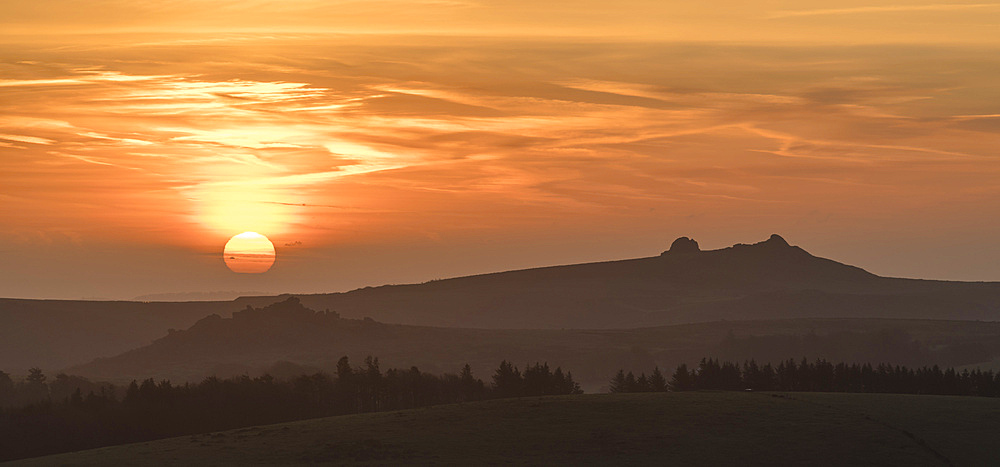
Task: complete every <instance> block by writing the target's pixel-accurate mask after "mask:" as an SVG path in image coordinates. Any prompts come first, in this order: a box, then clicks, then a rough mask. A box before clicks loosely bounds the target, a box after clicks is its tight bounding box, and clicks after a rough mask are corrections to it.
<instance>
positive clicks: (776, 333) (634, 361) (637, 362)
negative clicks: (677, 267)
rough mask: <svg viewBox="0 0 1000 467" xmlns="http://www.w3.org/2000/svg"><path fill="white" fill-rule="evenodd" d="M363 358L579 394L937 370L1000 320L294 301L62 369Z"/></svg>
mask: <svg viewBox="0 0 1000 467" xmlns="http://www.w3.org/2000/svg"><path fill="white" fill-rule="evenodd" d="M344 355H348V356H349V357H350V358H351V360H353V361H355V362H360V361H362V359H363V358H364V357H365V356H367V355H374V356H377V357H379V358H380V359H381V361H382V363H383V367H384V368H389V367H396V368H409V367H410V366H414V365H415V366H417V367H419V368H420V369H422V370H424V371H429V372H432V373H444V372H456V371H458V369H459V368H461V367H462V365H464V364H465V363H469V364H471V365H472V367H473V370H474V371H476V373H477V374H478V375H479V376H480V377H484V378H487V379H488V377H489V374H490V372H492V370H493V369H495V368H496V366H497V364H498V363H499V362H500V361H501V360H510V361H513V362H514V363H515V364H517V365H519V366H522V367H523V366H524V365H525V364H529V363H534V362H536V361H540V362H548V363H549V364H550V365H552V366H561V367H563V368H564V369H568V370H571V371H573V374H574V377H575V378H576V380H577V381H579V382H580V383H581V384H583V385H584V388H585V389H587V390H589V391H596V390H600V389H601V387H602V386H604V385H606V384H607V381H608V378H610V376H611V375H613V374H614V372H616V371H617V370H618V369H619V368H625V369H629V370H635V371H636V372H640V371H643V372H648V371H651V370H652V369H653V367H654V366H657V365H658V366H660V368H662V369H665V370H668V371H669V370H671V369H673V368H674V367H675V366H676V365H678V364H680V363H695V362H697V361H698V360H699V359H701V358H703V357H706V356H716V357H722V358H731V359H734V360H737V361H742V360H743V359H748V358H757V359H759V360H762V361H763V360H770V361H774V362H777V361H780V360H785V359H787V358H792V357H794V358H802V357H808V358H817V357H823V358H828V359H833V360H838V361H841V360H842V361H855V362H865V361H871V362H893V363H897V364H906V365H911V366H919V365H932V364H941V365H946V366H952V365H963V364H970V363H979V362H987V361H990V360H991V359H993V358H995V357H997V356H1000V323H997V322H978V323H977V322H967V321H965V322H963V321H928V320H882V319H799V320H770V321H730V322H712V323H699V324H688V325H674V326H662V327H654V328H642V329H631V330H491V329H457V328H434V327H424V326H408V325H395V324H385V323H379V322H376V321H373V320H370V319H367V320H354V319H345V318H342V317H340V316H338V315H336V314H335V313H328V312H316V311H313V310H310V309H307V308H305V307H304V306H303V305H302V303H301V302H300V301H299V300H298V299H296V298H294V297H293V298H289V299H286V300H285V301H283V302H279V303H275V304H272V305H268V306H267V307H264V308H259V309H258V308H247V309H245V310H243V311H240V312H236V313H233V316H232V317H231V318H223V317H220V316H218V315H212V316H209V317H207V318H205V319H202V320H200V321H198V322H197V323H196V324H195V325H193V326H192V327H190V328H189V329H186V330H180V331H176V332H172V333H170V334H169V335H167V336H165V337H163V338H161V339H158V340H156V341H155V342H154V343H152V344H150V345H148V346H144V347H141V348H138V349H135V350H132V351H129V352H126V353H124V354H121V355H118V356H115V357H111V358H102V359H98V360H95V361H93V362H90V363H87V364H84V365H78V366H75V367H72V368H69V369H68V370H67V371H68V372H69V373H71V374H77V375H81V376H86V377H89V378H92V379H97V380H110V381H118V382H127V381H129V380H131V379H133V378H136V379H144V378H155V379H158V380H159V379H164V378H166V379H170V380H172V381H174V382H181V381H192V380H194V381H197V380H200V379H202V378H204V377H206V376H209V375H218V376H229V375H238V374H244V373H248V374H251V375H256V374H261V373H263V372H269V373H271V374H272V375H275V376H282V375H285V374H286V373H287V374H289V375H291V373H295V372H300V373H301V372H314V371H320V370H323V371H327V372H330V373H333V372H334V371H335V365H336V361H337V359H339V358H340V357H341V356H344Z"/></svg>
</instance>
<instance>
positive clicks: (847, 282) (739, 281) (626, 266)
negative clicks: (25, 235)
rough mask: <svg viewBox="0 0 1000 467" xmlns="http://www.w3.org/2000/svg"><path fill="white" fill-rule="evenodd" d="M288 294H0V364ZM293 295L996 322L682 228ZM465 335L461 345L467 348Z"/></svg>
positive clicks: (103, 352)
mask: <svg viewBox="0 0 1000 467" xmlns="http://www.w3.org/2000/svg"><path fill="white" fill-rule="evenodd" d="M287 297H288V296H269V297H244V298H240V299H237V300H235V301H227V302H173V303H145V302H96V301H95V302H88V301H58V300H16V299H0V369H3V370H5V371H8V372H10V371H14V372H17V371H18V370H24V369H26V368H28V367H31V366H40V367H42V368H43V369H45V370H47V371H58V370H60V369H63V368H66V367H68V366H70V365H74V364H81V363H84V362H88V361H90V360H93V359H94V358H98V357H108V356H113V355H117V354H120V353H122V352H126V351H128V350H131V349H135V348H137V347H139V346H142V345H145V344H148V343H150V342H152V341H153V340H154V339H157V338H160V337H163V336H164V335H165V334H166V332H167V329H169V328H175V329H185V328H187V327H189V326H191V325H192V324H193V323H194V322H195V321H197V320H198V319H201V318H204V317H206V316H208V315H211V314H217V315H219V316H220V317H228V316H230V314H231V313H233V312H234V311H239V310H241V309H245V308H246V307H247V306H253V307H256V308H260V307H264V306H266V305H269V304H271V303H274V302H277V301H281V300H284V299H286V298H287ZM298 297H300V299H301V300H302V302H303V304H305V305H306V306H307V307H309V308H311V309H314V310H326V309H329V310H333V311H335V312H337V313H339V315H340V316H341V317H343V318H353V319H362V318H365V317H371V318H373V319H375V320H376V321H379V322H383V323H394V324H411V325H418V326H438V327H454V328H479V329H495V330H502V329H512V328H515V329H552V330H557V329H578V330H581V329H628V328H638V327H655V326H664V325H673V324H684V323H710V322H715V321H748V320H774V319H814V318H824V319H825V318H864V319H868V318H892V319H934V320H985V321H995V320H1000V283H971V282H946V281H925V280H911V279H893V278H883V277H879V276H875V275H873V274H870V273H868V272H866V271H864V270H862V269H860V268H857V267H853V266H848V265H844V264H840V263H837V262H835V261H832V260H828V259H823V258H817V257H815V256H813V255H811V254H809V253H808V252H806V251H805V250H803V249H801V248H799V247H795V246H791V245H789V244H788V243H787V242H785V241H784V239H782V238H781V237H779V236H777V235H775V236H772V237H771V238H769V239H768V240H766V241H763V242H760V243H756V244H753V245H743V244H739V245H734V246H732V247H729V248H723V249H720V250H712V251H701V250H700V249H698V246H697V243H696V242H694V241H693V240H690V239H686V238H682V239H678V240H677V241H675V242H674V244H673V245H672V246H671V248H670V249H669V250H668V251H666V252H664V253H663V254H661V255H659V256H656V257H650V258H639V259H630V260H622V261H611V262H604V263H589V264H577V265H569V266H554V267H546V268H537V269H528V270H522V271H509V272H502V273H494V274H483V275H477V276H469V277H459V278H454V279H446V280H439V281H432V282H428V283H424V284H411V285H387V286H381V287H368V288H364V289H359V290H354V291H351V292H345V293H334V294H317V295H300V296H298ZM439 332H441V331H433V332H431V331H428V333H430V334H431V335H435V337H433V338H430V339H428V342H429V343H430V345H429V347H430V348H434V347H435V345H436V342H437V339H438V337H437V335H436V334H435V333H439ZM463 332H464V333H465V334H466V335H469V336H478V335H480V334H481V333H478V332H472V331H463ZM502 334H503V333H499V334H495V335H497V336H499V335H502ZM576 334H585V335H591V334H588V332H582V331H581V332H580V333H576ZM521 335H530V336H533V337H532V338H530V339H528V340H527V341H524V342H523V344H524V345H529V344H530V345H532V346H534V347H532V350H531V351H527V350H525V351H524V352H523V354H524V355H526V356H525V357H524V358H546V357H544V356H543V355H542V354H540V352H539V351H537V349H544V348H546V346H545V345H541V346H538V345H536V344H538V343H542V344H544V339H546V338H548V337H549V335H548V334H544V333H536V334H533V333H523V334H521ZM464 339H466V338H463V339H460V340H462V341H463V342H464ZM470 339H471V338H470ZM512 341H517V339H512ZM475 342H476V341H472V342H471V344H470V345H471V347H470V348H472V349H475V348H477V345H476V343H475ZM643 346H645V345H644V344H643ZM507 347H508V348H509V349H508V350H507V351H505V354H507V355H512V356H513V357H520V355H522V353H517V352H520V351H521V350H522V349H526V347H524V346H523V345H518V344H513V343H512V344H510V345H508V346H507ZM646 347H648V346H646ZM378 350H379V349H377V348H375V349H373V350H372V352H376V351H378ZM473 353H475V351H473ZM542 353H544V352H542ZM494 354H495V353H494ZM494 354H491V355H494ZM330 358H332V357H330ZM491 358H492V357H491ZM236 363H240V364H242V362H236ZM442 370H448V371H450V370H451V368H442Z"/></svg>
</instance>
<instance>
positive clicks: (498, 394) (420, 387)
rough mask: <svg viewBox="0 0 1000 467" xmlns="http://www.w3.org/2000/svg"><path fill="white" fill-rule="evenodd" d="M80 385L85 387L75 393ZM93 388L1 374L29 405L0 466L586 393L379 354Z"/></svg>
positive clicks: (565, 383) (3, 422)
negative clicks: (296, 423)
mask: <svg viewBox="0 0 1000 467" xmlns="http://www.w3.org/2000/svg"><path fill="white" fill-rule="evenodd" d="M73 381H75V382H77V383H80V384H78V385H77V386H76V387H75V388H72V389H70V386H67V385H68V384H70V383H71V382H73ZM88 384H90V385H93V383H90V382H89V381H87V380H85V379H83V378H78V377H71V376H66V375H59V376H57V377H56V379H55V381H53V382H52V383H46V378H45V376H44V374H42V372H41V370H37V369H33V370H32V371H31V373H30V374H29V375H28V377H27V378H26V379H25V380H24V381H21V382H19V383H16V384H15V383H14V382H13V381H12V380H11V378H10V377H9V375H7V374H5V373H2V372H0V398H3V397H6V398H7V399H0V401H2V400H14V401H25V400H29V399H30V400H29V402H28V403H27V404H26V405H21V406H12V405H14V404H6V406H7V407H6V408H3V409H0V440H2V441H3V442H2V443H0V461H4V460H12V459H19V458H25V457H36V456H42V455H47V454H54V453H59V452H67V451H77V450H82V449H90V448H95V447H100V446H110V445H116V444H124V443H133V442H139V441H147V440H152V439H158V438H166V437H172V436H181V435H188V434H197V433H206V432H212V431H221V430H227V429H233V428H240V427H245V426H254V425H264V424H271V423H280V422H286V421H293V420H302V419H307V418H316V417H326V416H332V415H342V414H352V413H362V412H377V411H385V410H398V409H406V408H413V407H424V406H430V405H436V404H447V403H455V402H465V401H476V400H484V399H491V398H504V397H518V396H542V395H558V394H579V393H582V392H583V391H581V390H580V386H579V385H578V384H577V383H576V382H575V381H573V375H572V374H571V373H569V372H566V373H564V372H563V371H562V369H561V368H556V369H555V370H552V369H550V368H549V366H548V364H538V363H536V364H535V365H528V366H526V367H525V369H524V371H523V372H521V371H520V370H519V369H518V368H517V367H515V366H513V365H512V364H511V363H509V362H507V361H504V362H501V363H500V366H499V367H498V368H497V369H496V371H494V374H493V377H492V381H491V383H490V384H487V383H484V382H483V380H481V379H478V378H475V377H474V376H473V374H472V368H471V367H470V366H469V365H465V366H464V367H463V368H462V369H461V371H460V372H459V373H458V374H450V373H449V374H443V375H440V376H437V375H433V374H430V373H425V372H422V371H420V370H419V369H417V367H411V368H410V369H408V370H406V369H389V370H386V371H382V370H381V369H380V368H379V361H378V358H373V357H368V358H366V359H365V361H364V365H362V366H352V365H351V364H350V362H349V360H348V358H347V357H343V358H341V359H340V361H339V362H338V363H337V373H336V375H328V374H325V373H315V374H311V375H301V376H298V377H295V378H290V379H283V380H278V379H275V378H273V377H271V376H269V375H264V376H260V377H255V378H251V377H249V376H240V377H234V378H226V379H221V378H217V377H209V378H206V379H204V380H203V381H201V382H200V383H196V384H183V385H174V384H171V383H170V381H167V380H163V381H159V382H157V381H155V380H153V379H147V380H145V381H142V382H139V381H132V383H131V384H129V385H128V386H126V387H120V386H113V385H95V386H94V387H96V390H92V389H91V390H88V389H86V388H88V387H90V386H87V385H88ZM119 396H120V397H119ZM0 406H3V404H0Z"/></svg>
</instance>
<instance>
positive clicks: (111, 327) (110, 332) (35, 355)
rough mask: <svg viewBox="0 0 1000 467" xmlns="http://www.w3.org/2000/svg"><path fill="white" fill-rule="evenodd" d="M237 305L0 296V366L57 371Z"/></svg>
mask: <svg viewBox="0 0 1000 467" xmlns="http://www.w3.org/2000/svg"><path fill="white" fill-rule="evenodd" d="M233 309H239V308H238V305H236V304H234V303H232V302H228V303H226V302H222V303H220V302H175V303H145V302H123V301H84V300H25V299H0V369H3V370H4V371H7V372H15V373H17V372H20V371H23V370H26V369H27V368H30V367H34V366H37V367H41V368H43V369H46V370H57V369H60V368H65V367H67V366H69V365H72V364H79V363H83V362H87V361H90V360H93V359H94V358H97V357H104V356H111V355H117V354H119V353H122V352H124V351H126V350H129V349H133V348H136V347H139V346H143V345H147V344H149V343H151V342H152V341H153V340H154V339H157V338H159V337H162V336H163V335H164V334H166V332H167V329H171V328H176V329H184V328H187V327H189V326H191V325H192V324H194V323H195V322H196V321H198V320H199V319H201V318H204V317H205V316H207V315H209V314H212V313H220V312H223V311H224V310H228V312H230V313H231V312H232V311H233Z"/></svg>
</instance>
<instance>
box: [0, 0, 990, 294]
mask: <svg viewBox="0 0 1000 467" xmlns="http://www.w3.org/2000/svg"><path fill="white" fill-rule="evenodd" d="M611 5H612V4H611V3H609V2H596V1H594V2H572V3H570V2H521V1H513V2H476V1H461V0H458V1H448V0H441V1H433V0H428V1H416V2H402V1H365V2H362V1H323V2H319V1H316V2H313V1H294V2H264V1H242V2H235V1H210V0H185V1H172V2H164V1H124V0H104V1H92V2H79V1H69V0H61V1H37V2H5V3H4V4H3V5H2V6H0V31H2V32H0V109H2V111H0V254H2V255H3V260H2V261H0V296H16V297H64V298H68V297H112V298H129V297H132V296H135V295H140V294H146V293H156V292H183V291H200V290H258V291H268V292H285V291H291V292H307V291H336V290H344V289H348V288H353V287H358V286H363V285H377V284H382V283H389V282H410V281H422V280H428V279H434V278H441V277H448V276H453V275H458V274H470V273H477V272H489V271H496V270H503V269H509V268H520V267H531V266H541V265H550V264H558V263H566V262H582V261H590V260H602V259H613V258H620V257H635V256H647V255H655V254H657V253H658V252H659V251H661V250H663V249H665V248H666V247H667V246H668V245H669V243H670V241H671V240H672V239H673V238H674V237H677V236H681V235H688V236H694V237H695V238H697V239H698V240H699V241H700V242H701V243H702V245H703V247H706V248H718V247H723V246H727V245H729V244H732V243H736V242H753V241H758V240H762V239H764V238H766V236H767V235H768V234H770V233H772V232H777V233H781V234H782V235H784V236H785V237H786V238H787V239H788V240H789V241H790V242H791V243H793V244H798V245H800V246H803V247H804V248H806V249H807V250H810V251H812V252H813V253H814V254H819V255H822V256H827V257H832V258H835V259H838V260H842V261H846V262H849V263H851V264H855V265H858V266H861V267H865V268H867V269H869V270H871V271H872V272H875V273H879V274H884V275H897V276H907V277H926V278H950V279H965V280H1000V247H998V246H997V239H1000V220H998V217H1000V216H997V215H996V213H998V212H1000V160H998V159H1000V153H998V150H997V148H1000V54H998V52H1000V50H998V49H1000V34H996V31H997V25H998V24H1000V3H964V4H954V3H935V2H909V3H898V2H779V1H772V2H754V4H753V6H748V3H747V2H735V1H734V2H715V3H713V4H712V5H701V4H696V3H694V2H661V1H634V2H626V3H623V4H615V6H613V7H612V6H611ZM248 230H249V231H257V232H260V233H263V234H265V235H267V236H268V237H270V238H271V240H272V241H273V242H274V244H275V246H276V248H277V255H278V261H277V262H276V263H275V265H274V267H273V268H272V269H271V270H270V271H269V272H268V273H266V274H262V275H258V276H250V275H236V274H233V273H231V272H230V271H229V270H228V269H226V267H225V265H224V264H223V262H222V256H221V251H222V246H223V245H225V243H226V241H227V240H228V239H229V237H231V236H232V235H235V234H237V233H240V232H243V231H248Z"/></svg>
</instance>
